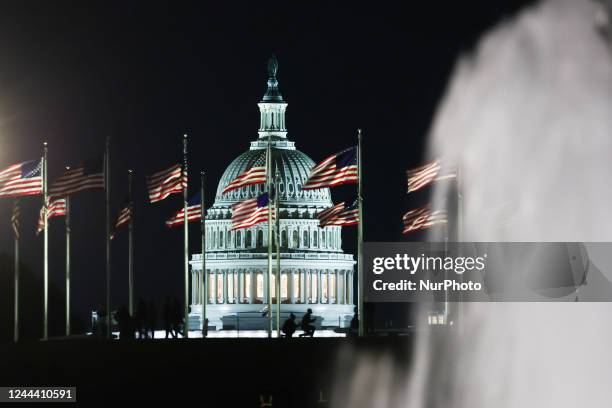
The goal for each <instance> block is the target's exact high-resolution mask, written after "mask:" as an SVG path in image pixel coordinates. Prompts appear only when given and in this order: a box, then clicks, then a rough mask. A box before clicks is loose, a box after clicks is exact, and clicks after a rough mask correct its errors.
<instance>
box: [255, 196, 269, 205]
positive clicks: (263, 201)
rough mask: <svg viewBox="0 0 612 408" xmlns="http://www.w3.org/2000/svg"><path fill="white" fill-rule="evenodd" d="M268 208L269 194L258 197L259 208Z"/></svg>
mask: <svg viewBox="0 0 612 408" xmlns="http://www.w3.org/2000/svg"><path fill="white" fill-rule="evenodd" d="M267 206H268V193H263V194H261V195H260V196H259V197H257V207H258V208H261V207H267Z"/></svg>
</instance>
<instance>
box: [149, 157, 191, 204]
mask: <svg viewBox="0 0 612 408" xmlns="http://www.w3.org/2000/svg"><path fill="white" fill-rule="evenodd" d="M186 187H187V174H185V173H184V172H183V169H182V167H181V165H180V164H175V165H174V166H171V167H170V168H167V169H165V170H162V171H158V172H157V173H154V174H151V175H150V176H147V189H148V190H149V201H150V202H152V203H155V202H157V201H161V200H163V199H164V198H166V197H168V196H169V195H170V194H174V193H182V192H183V188H186Z"/></svg>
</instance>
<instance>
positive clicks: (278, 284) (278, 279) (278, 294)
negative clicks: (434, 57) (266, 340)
mask: <svg viewBox="0 0 612 408" xmlns="http://www.w3.org/2000/svg"><path fill="white" fill-rule="evenodd" d="M279 183H280V173H279V171H278V168H277V169H276V180H275V185H276V190H275V191H274V195H275V200H274V201H275V203H276V337H278V338H280V336H281V334H280V329H281V326H280V318H281V317H280V314H281V257H280V244H281V242H280V238H281V235H280V208H279V205H278V204H279V202H280V200H279V195H280V194H279V193H278V185H279Z"/></svg>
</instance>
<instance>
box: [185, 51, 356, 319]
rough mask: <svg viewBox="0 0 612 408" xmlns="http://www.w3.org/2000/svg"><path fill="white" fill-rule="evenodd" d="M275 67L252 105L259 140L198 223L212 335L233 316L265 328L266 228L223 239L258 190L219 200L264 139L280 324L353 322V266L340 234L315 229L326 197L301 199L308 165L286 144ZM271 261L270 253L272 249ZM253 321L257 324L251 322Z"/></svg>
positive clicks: (195, 286)
mask: <svg viewBox="0 0 612 408" xmlns="http://www.w3.org/2000/svg"><path fill="white" fill-rule="evenodd" d="M277 67H278V65H277V62H276V59H275V58H274V57H273V58H271V59H270V62H269V63H268V73H269V78H268V89H267V91H266V93H265V95H264V97H263V99H262V101H261V102H260V103H259V110H260V127H259V132H258V133H259V137H258V138H257V139H256V140H254V141H252V142H251V146H250V149H249V150H248V151H246V152H244V153H242V154H241V155H240V156H238V157H237V158H236V159H235V160H234V161H233V162H232V163H231V164H230V165H229V167H228V168H227V169H226V170H225V172H224V173H223V176H222V177H221V180H220V181H219V185H218V187H217V193H216V197H215V202H214V204H213V206H212V207H211V208H210V209H209V210H208V213H207V218H206V237H207V240H206V273H207V274H208V282H209V291H208V296H207V300H208V303H207V309H206V310H207V312H206V314H207V318H208V319H209V326H211V328H212V327H213V326H214V327H215V328H216V329H220V328H222V327H223V323H225V326H226V327H228V321H232V319H233V320H237V319H236V317H237V318H238V319H239V318H240V316H244V317H245V318H244V319H242V320H243V322H245V323H243V327H247V326H248V327H250V328H260V329H263V328H264V327H265V319H264V318H263V317H261V311H262V309H263V308H264V306H265V305H266V304H267V287H266V275H267V268H268V261H267V255H268V234H267V229H268V225H267V223H261V224H258V225H255V226H254V227H252V228H247V229H241V230H237V231H231V227H232V222H231V211H230V209H231V206H232V204H235V203H237V202H240V201H243V200H246V199H249V198H255V197H257V195H258V194H261V193H262V192H264V191H265V187H264V185H262V184H260V185H253V186H248V187H243V188H240V189H236V190H233V191H230V192H228V193H226V194H223V193H222V192H223V189H224V188H225V187H226V186H227V185H228V184H229V183H230V182H231V181H232V180H233V179H234V178H235V177H236V176H238V175H239V174H241V173H243V172H244V171H245V170H246V169H247V168H248V167H250V166H251V165H252V164H253V162H254V161H256V160H257V159H258V158H260V157H261V155H265V152H266V149H267V146H268V138H270V139H271V144H272V164H273V172H274V174H276V172H277V171H278V172H279V174H280V183H279V184H278V186H277V189H278V192H279V200H280V204H279V207H280V210H279V214H280V231H281V234H280V236H281V239H280V240H281V278H280V279H281V296H280V297H281V299H280V300H281V309H282V311H281V315H282V316H281V317H283V318H284V316H285V314H289V313H290V312H293V313H296V314H297V315H298V317H299V316H300V315H301V314H302V313H304V312H305V311H306V309H308V308H311V309H312V310H313V312H314V314H315V315H316V316H320V317H321V318H322V319H323V320H322V325H324V326H346V325H348V322H349V321H350V318H351V317H352V314H353V304H354V300H356V294H354V293H353V270H354V264H355V261H354V260H353V256H352V255H351V254H345V253H344V252H343V251H342V240H341V227H325V228H320V227H319V222H318V220H317V219H316V218H315V214H316V213H317V212H319V211H322V210H323V209H325V208H328V207H330V206H331V205H332V201H331V197H330V192H329V189H319V190H306V191H302V190H301V186H302V185H303V184H304V182H305V181H306V179H307V177H308V173H309V171H310V169H311V168H312V167H313V166H314V165H315V163H314V162H313V161H312V160H311V159H310V158H309V157H308V156H307V155H305V154H304V153H302V152H300V151H299V150H296V148H295V143H294V142H292V141H290V140H288V139H287V129H286V125H285V110H286V108H287V103H285V101H284V100H283V98H282V96H281V94H280V92H279V89H278V81H277V79H276V71H277ZM274 253H276V248H274ZM190 264H191V276H192V282H191V283H192V292H191V313H190V322H191V327H201V326H200V325H201V319H200V317H201V313H202V305H201V301H200V299H201V296H200V295H201V290H202V288H200V285H199V282H200V276H201V273H202V260H201V255H200V254H193V255H192V257H191V261H190ZM275 275H276V261H275V262H274V274H273V277H272V284H271V285H272V286H271V287H272V290H273V298H272V302H273V304H274V306H273V309H274V310H273V312H274V313H275V311H276V306H275V305H276V302H277V299H276V296H275V294H276V291H275V288H276V283H275ZM248 316H251V317H252V318H251V319H250V320H249V319H248V318H247V317H248ZM257 316H259V317H260V318H259V319H258V318H257Z"/></svg>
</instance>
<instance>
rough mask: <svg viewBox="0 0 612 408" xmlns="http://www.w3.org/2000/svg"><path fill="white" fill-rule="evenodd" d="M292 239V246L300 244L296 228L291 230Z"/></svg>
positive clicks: (295, 246)
mask: <svg viewBox="0 0 612 408" xmlns="http://www.w3.org/2000/svg"><path fill="white" fill-rule="evenodd" d="M292 241H293V247H294V248H297V247H299V246H300V237H299V236H298V232H297V230H295V231H293V238H292Z"/></svg>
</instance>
